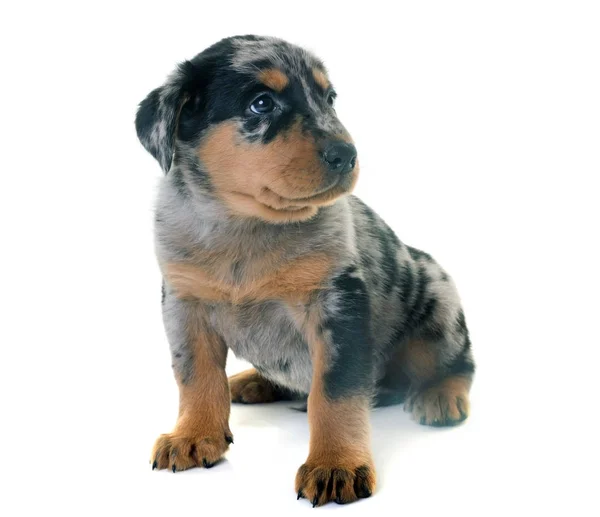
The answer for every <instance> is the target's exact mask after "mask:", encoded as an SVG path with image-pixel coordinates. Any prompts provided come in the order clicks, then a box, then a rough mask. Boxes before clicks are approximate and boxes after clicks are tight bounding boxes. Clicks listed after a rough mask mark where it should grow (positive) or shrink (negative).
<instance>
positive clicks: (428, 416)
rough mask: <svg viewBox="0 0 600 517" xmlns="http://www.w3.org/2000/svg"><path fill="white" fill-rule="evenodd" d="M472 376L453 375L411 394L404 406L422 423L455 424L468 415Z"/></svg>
mask: <svg viewBox="0 0 600 517" xmlns="http://www.w3.org/2000/svg"><path fill="white" fill-rule="evenodd" d="M471 382H472V378H471V377H467V376H463V375H454V376H451V377H447V378H445V379H442V380H441V381H440V382H439V383H437V384H435V385H434V386H431V387H430V388H427V389H425V390H423V391H421V392H419V393H417V394H416V395H414V396H412V397H411V398H410V399H409V400H407V402H406V408H407V409H408V410H409V411H411V412H412V416H413V418H414V419H415V420H416V421H417V422H419V423H421V424H424V425H434V426H445V425H456V424H458V423H460V422H462V421H463V420H465V419H466V418H467V417H468V416H469V409H470V408H469V389H470V388H471Z"/></svg>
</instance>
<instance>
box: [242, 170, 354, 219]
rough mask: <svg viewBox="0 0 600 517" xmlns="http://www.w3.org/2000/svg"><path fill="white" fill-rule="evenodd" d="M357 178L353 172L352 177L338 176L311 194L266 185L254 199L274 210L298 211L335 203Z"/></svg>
mask: <svg viewBox="0 0 600 517" xmlns="http://www.w3.org/2000/svg"><path fill="white" fill-rule="evenodd" d="M356 179H357V174H353V175H352V177H348V178H337V179H335V180H334V181H333V183H332V184H330V185H328V186H327V187H325V188H323V189H321V190H318V191H316V192H315V193H313V194H311V195H309V196H306V195H304V196H290V195H285V194H282V193H280V192H278V191H277V190H275V189H274V188H271V187H266V186H265V187H263V188H262V189H260V192H259V194H258V195H256V196H254V199H255V200H256V201H258V202H259V203H261V204H262V205H264V206H266V207H268V208H270V209H272V210H278V211H284V212H297V211H301V210H305V209H307V208H315V207H320V206H327V205H331V204H333V203H335V201H337V199H338V198H340V197H341V196H343V195H345V194H348V193H349V192H351V191H352V189H353V188H354V185H355V183H356Z"/></svg>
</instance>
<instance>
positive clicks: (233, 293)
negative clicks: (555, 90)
mask: <svg viewBox="0 0 600 517" xmlns="http://www.w3.org/2000/svg"><path fill="white" fill-rule="evenodd" d="M335 97H336V93H335V90H334V89H333V86H332V84H331V82H330V80H329V77H328V75H327V71H326V69H325V67H324V66H323V63H322V62H321V61H320V60H319V59H317V58H316V57H315V56H313V55H312V54H310V53H309V52H307V51H306V50H303V49H301V48H299V47H296V46H294V45H291V44H289V43H286V42H284V41H281V40H278V39H274V38H265V37H257V36H241V37H233V38H227V39H224V40H222V41H220V42H218V43H216V44H215V45H213V46H212V47H210V48H208V49H206V50H205V51H204V52H201V53H200V54H198V55H197V56H196V57H195V58H193V59H192V60H191V61H186V62H184V63H182V64H181V65H179V66H178V68H177V69H176V70H175V72H173V74H172V75H171V76H170V77H169V78H168V80H167V81H166V83H165V84H164V85H163V86H161V87H160V88H157V89H156V90H154V91H152V92H151V93H150V94H149V95H148V97H146V99H144V100H143V101H142V103H141V104H140V106H139V110H138V112H137V118H136V128H137V134H138V136H139V139H140V141H141V142H142V144H143V145H144V147H145V148H146V149H147V150H148V151H149V152H150V153H151V154H152V156H154V157H155V158H156V159H157V160H158V162H159V163H160V165H161V167H162V169H163V170H164V172H165V177H164V179H163V180H162V183H161V186H160V192H159V195H158V202H157V208H156V219H155V222H156V225H155V233H156V253H157V257H158V263H159V265H160V269H161V271H162V275H163V286H162V308H163V318H164V325H165V329H166V333H167V336H168V340H169V343H170V347H171V353H172V358H173V370H174V372H175V378H176V380H177V383H178V385H179V392H180V406H179V417H178V419H177V423H176V425H175V428H174V430H173V431H172V432H171V433H169V434H164V435H161V436H160V437H159V438H158V440H157V442H156V444H155V446H154V451H153V453H152V459H151V461H152V468H153V469H154V468H159V469H165V468H168V469H171V470H172V471H173V472H176V471H178V470H185V469H189V468H192V467H211V466H212V465H214V464H215V463H216V462H218V461H219V459H220V458H221V457H222V455H223V454H224V453H225V451H226V450H227V448H228V447H229V445H230V444H232V443H233V436H232V433H231V430H230V429H229V423H228V421H229V411H230V402H231V401H232V400H233V401H234V402H243V403H247V404H253V403H262V402H272V401H276V400H284V399H292V398H295V397H299V398H302V397H307V409H308V418H309V424H310V447H309V453H308V458H307V459H306V461H305V463H304V464H303V465H302V466H301V467H300V469H299V470H298V473H297V475H296V492H297V494H298V497H299V498H300V497H305V498H307V499H308V500H309V501H310V502H311V503H312V504H313V505H322V504H325V503H327V502H328V501H335V502H337V503H349V502H352V501H355V500H357V499H358V498H361V497H368V496H370V495H371V494H372V493H373V490H374V488H375V470H374V466H373V459H372V455H371V451H370V443H369V441H370V439H369V409H370V407H372V406H374V405H375V406H377V405H388V404H394V403H398V402H401V401H402V400H405V408H406V410H407V411H409V412H411V413H412V416H413V417H414V419H415V420H416V421H417V422H419V423H421V424H426V425H433V426H447V425H455V424H458V423H459V422H462V421H463V420H464V419H465V418H466V417H467V415H468V412H469V398H468V392H469V388H470V385H471V380H472V376H473V373H474V363H473V358H472V355H471V345H470V341H469V336H468V332H467V327H466V324H465V317H464V314H463V311H462V309H461V306H460V301H459V297H458V295H457V291H456V288H455V286H454V284H453V282H452V280H451V279H450V277H449V276H448V275H447V274H446V273H445V272H444V270H442V269H441V267H440V266H439V265H438V264H437V263H436V262H435V261H434V260H433V259H432V258H431V257H430V256H429V255H428V254H427V253H424V252H422V251H419V250H417V249H414V248H411V247H410V246H407V245H405V244H403V243H402V242H400V241H399V240H398V238H397V237H396V235H395V234H394V232H393V231H392V230H391V229H390V228H389V227H388V226H387V225H386V224H385V223H384V222H383V221H382V220H381V219H380V218H379V217H378V216H377V214H376V213H375V212H373V210H371V209H370V208H369V207H367V206H366V205H365V204H363V203H362V202H361V201H360V200H359V199H357V198H356V197H354V196H351V195H349V194H350V192H351V191H352V189H353V187H354V185H355V183H356V179H357V177H358V171H359V164H358V160H357V153H356V148H355V147H354V144H353V143H352V139H351V137H350V135H349V134H348V132H347V131H346V129H345V128H344V126H343V125H342V123H341V122H340V121H339V119H338V117H337V115H336V112H335V109H334V104H335ZM228 349H231V350H233V352H234V353H235V355H236V356H237V357H241V358H244V359H246V360H247V361H249V362H250V363H251V364H252V365H253V366H254V368H253V369H251V370H248V371H246V372H244V373H241V374H238V375H235V376H233V377H232V378H230V379H229V380H228V379H227V376H226V374H225V361H226V357H227V351H228Z"/></svg>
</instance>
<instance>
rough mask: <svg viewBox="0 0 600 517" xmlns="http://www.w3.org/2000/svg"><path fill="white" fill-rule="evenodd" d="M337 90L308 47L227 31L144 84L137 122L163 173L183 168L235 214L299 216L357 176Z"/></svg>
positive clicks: (277, 218) (284, 218)
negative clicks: (148, 87)
mask: <svg viewBox="0 0 600 517" xmlns="http://www.w3.org/2000/svg"><path fill="white" fill-rule="evenodd" d="M335 96H336V94H335V91H334V90H333V87H332V85H331V83H330V81H329V79H328V77H327V72H326V70H325V68H324V66H323V64H322V63H321V61H319V60H318V59H317V58H316V57H314V56H313V55H311V54H310V53H308V52H307V51H306V50H304V49H302V48H299V47H297V46H294V45H291V44H289V43H286V42H284V41H281V40H278V39H274V38H265V37H256V36H241V37H234V38H227V39H225V40H222V41H220V42H219V43H216V44H215V45H213V46H212V47H210V48H208V49H206V50H205V51H204V52H202V53H200V54H198V55H197V56H196V57H195V58H193V59H192V60H191V61H186V62H184V63H182V64H181V65H180V66H179V67H178V68H177V70H176V71H175V72H174V73H173V74H172V75H171V76H170V77H169V79H168V80H167V82H166V83H165V84H164V85H163V86H161V87H160V88H157V89H156V90H154V91H152V92H151V93H150V94H149V95H148V97H146V99H144V101H142V103H141V104H140V107H139V110H138V113H137V118H136V128H137V133H138V136H139V138H140V140H141V142H142V144H143V145H144V147H145V148H146V149H147V150H148V151H149V152H150V153H151V154H152V155H153V156H154V157H155V158H156V159H157V160H158V161H159V162H160V164H161V166H162V168H163V170H164V171H165V172H168V171H169V170H170V169H171V167H172V166H177V167H179V168H181V169H182V170H183V171H185V172H186V174H187V175H188V176H190V177H191V179H192V181H194V182H195V183H196V185H200V186H201V188H204V189H206V190H209V191H210V192H211V193H212V194H213V195H214V196H216V197H217V198H219V199H220V200H221V201H223V203H224V204H225V205H226V206H227V207H228V208H229V210H230V211H232V212H233V213H235V214H238V215H242V216H250V217H258V218H260V219H263V220H265V221H269V222H278V223H280V222H289V221H299V220H303V219H307V218H309V217H312V216H313V215H314V214H315V213H316V212H317V210H318V209H319V207H320V206H324V205H328V204H332V203H334V202H335V201H336V200H337V199H338V198H339V197H340V196H343V195H344V194H347V193H349V192H350V191H351V190H352V188H353V187H354V184H355V182H356V178H357V175H358V163H357V157H356V149H355V147H354V145H353V144H352V139H351V138H350V136H349V134H348V132H347V131H346V129H345V128H344V126H343V125H342V124H341V123H340V121H339V120H338V118H337V115H336V113H335V110H334V102H335Z"/></svg>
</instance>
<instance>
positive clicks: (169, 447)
mask: <svg viewBox="0 0 600 517" xmlns="http://www.w3.org/2000/svg"><path fill="white" fill-rule="evenodd" d="M231 443H233V436H232V435H231V433H230V432H229V431H225V432H222V433H217V434H213V435H209V434H199V435H196V434H186V433H180V432H174V433H170V434H162V435H160V436H159V437H158V440H156V443H155V444H154V449H153V451H152V456H151V458H150V461H151V462H152V470H154V469H169V470H172V471H173V472H177V471H178V470H187V469H190V468H192V467H205V468H210V467H212V466H213V465H214V464H215V463H217V462H218V461H219V460H220V459H221V457H222V456H223V454H224V453H225V451H226V450H227V448H228V447H229V444H231Z"/></svg>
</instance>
